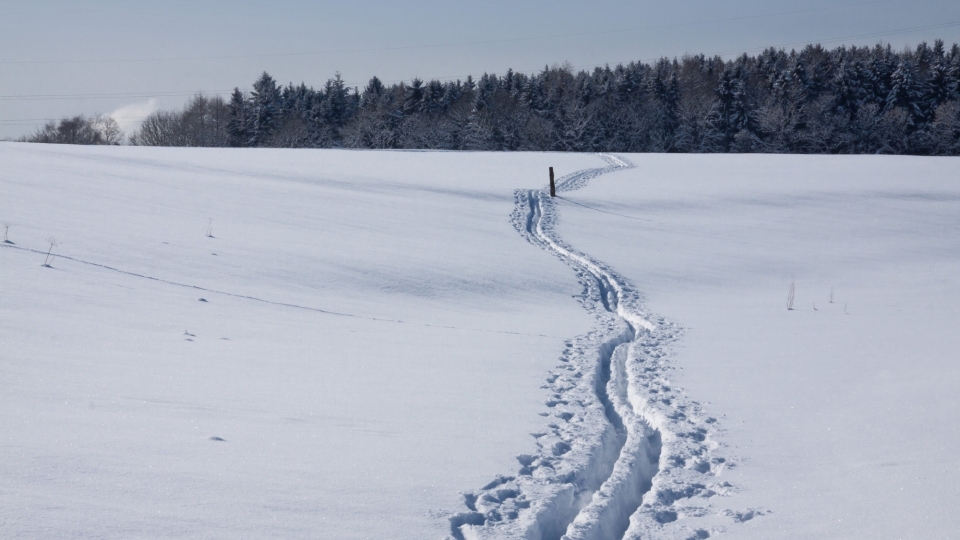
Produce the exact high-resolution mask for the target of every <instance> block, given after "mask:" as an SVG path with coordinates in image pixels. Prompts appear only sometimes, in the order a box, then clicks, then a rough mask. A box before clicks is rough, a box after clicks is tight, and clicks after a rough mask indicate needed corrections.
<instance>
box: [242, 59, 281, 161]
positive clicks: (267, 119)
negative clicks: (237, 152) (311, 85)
mask: <svg viewBox="0 0 960 540" xmlns="http://www.w3.org/2000/svg"><path fill="white" fill-rule="evenodd" d="M249 110H250V139H249V146H263V145H264V144H266V143H267V141H268V140H269V139H270V137H271V136H272V135H273V133H274V132H275V131H276V129H277V127H278V125H279V123H280V89H279V88H277V82H276V81H275V80H273V77H271V76H270V75H268V74H267V72H266V71H264V72H263V75H261V76H260V78H259V79H257V82H255V83H253V92H251V93H250V104H249Z"/></svg>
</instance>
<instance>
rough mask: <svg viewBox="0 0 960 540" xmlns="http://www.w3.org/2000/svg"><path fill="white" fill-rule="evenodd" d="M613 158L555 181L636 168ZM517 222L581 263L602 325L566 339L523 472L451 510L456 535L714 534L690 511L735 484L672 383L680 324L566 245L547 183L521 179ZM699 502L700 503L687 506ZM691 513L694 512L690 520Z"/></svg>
mask: <svg viewBox="0 0 960 540" xmlns="http://www.w3.org/2000/svg"><path fill="white" fill-rule="evenodd" d="M600 157H601V158H602V159H604V161H606V163H607V166H606V167H601V168H595V169H587V170H583V171H578V172H575V173H572V174H570V175H567V176H565V177H563V178H561V179H560V181H559V182H558V184H557V191H558V192H567V191H573V190H576V189H579V188H581V187H584V186H586V185H587V183H588V182H589V181H590V180H591V179H592V178H596V177H598V176H601V175H603V174H608V173H612V172H616V171H619V170H622V169H627V168H631V167H633V165H632V164H631V163H629V162H628V161H626V160H624V159H622V158H619V157H615V156H611V155H606V154H601V155H600ZM515 198H516V205H515V209H514V213H513V216H512V222H513V224H514V227H515V228H516V229H517V231H518V232H519V233H520V234H521V235H523V236H524V237H525V238H526V239H527V240H528V241H529V242H530V243H532V244H534V245H537V246H539V247H540V248H542V249H544V250H545V251H547V252H549V253H551V254H553V255H555V256H557V257H558V258H560V260H561V261H563V262H564V263H565V264H566V265H568V266H570V267H571V269H572V270H573V271H574V272H575V273H576V275H577V277H578V279H579V281H580V283H581V284H582V285H583V288H584V291H583V294H582V295H581V296H580V298H579V300H580V302H581V305H583V307H584V308H585V309H586V310H587V311H588V312H590V313H591V314H593V315H594V316H595V317H596V319H597V329H596V330H594V331H592V332H590V333H588V334H586V335H584V336H579V337H577V338H574V339H572V340H569V341H567V342H566V344H565V350H564V352H563V354H562V356H561V362H562V363H561V365H560V366H558V368H557V370H556V371H555V372H553V373H551V375H550V377H549V378H548V379H547V384H546V385H545V386H544V388H546V389H548V390H550V391H551V392H552V395H551V398H550V399H549V400H548V401H547V402H546V403H545V404H546V405H547V407H548V408H550V409H551V412H549V413H546V414H545V415H546V416H548V417H551V420H552V422H551V423H549V424H548V425H547V429H546V430H545V431H543V432H542V433H536V434H534V436H535V437H536V438H537V447H538V450H539V451H538V452H537V453H536V454H531V455H526V454H523V455H520V456H517V460H518V461H519V462H520V465H521V467H520V470H519V472H518V474H517V475H516V476H500V477H497V478H496V479H495V480H494V481H493V482H491V483H490V484H488V485H487V486H484V487H483V488H482V489H481V490H479V491H478V492H474V493H467V494H465V495H464V503H465V504H466V506H467V507H468V509H469V511H468V512H461V513H459V514H456V515H454V516H452V517H451V520H450V521H451V536H452V537H453V538H455V539H458V540H460V539H463V540H467V539H474V538H477V539H481V538H483V539H486V538H490V539H492V538H498V539H499V538H524V539H531V540H560V539H563V540H609V539H619V538H640V537H644V538H650V537H672V536H674V535H675V534H676V533H681V534H693V535H694V536H693V537H695V538H707V537H709V536H710V534H711V531H707V530H704V529H696V528H693V527H691V526H690V525H689V524H687V523H686V522H684V521H683V518H686V517H699V516H702V515H704V514H705V513H707V509H705V508H704V507H702V506H697V504H696V503H697V500H696V499H709V498H711V497H713V496H715V495H717V494H722V493H723V490H725V489H726V490H727V491H729V490H730V489H732V486H729V484H726V483H718V482H713V483H712V484H711V481H712V480H713V477H715V476H716V475H717V474H719V472H720V471H722V469H723V468H724V467H725V466H729V463H727V460H725V459H723V458H720V457H718V456H715V455H714V454H715V452H714V450H716V449H717V448H718V447H719V445H717V444H716V443H715V442H713V441H712V440H711V435H712V434H713V432H714V431H715V428H713V422H714V421H715V420H714V419H712V418H707V417H704V416H703V415H702V414H701V411H700V408H699V405H698V404H696V403H693V402H690V401H689V400H687V399H686V396H684V395H683V394H682V393H681V392H679V391H677V390H676V389H675V388H672V385H671V384H670V383H669V380H668V379H667V378H666V372H667V371H668V370H669V369H670V367H669V364H668V362H667V359H668V357H669V354H668V351H667V350H666V348H667V346H668V345H669V344H670V343H671V342H672V341H673V340H675V339H676V337H677V335H678V329H677V328H676V327H675V326H674V325H673V324H671V323H670V322H668V321H666V320H664V319H662V318H657V317H653V316H651V315H650V314H648V313H646V311H645V310H644V309H643V306H642V299H641V297H640V295H639V293H638V292H637V291H636V290H635V289H634V288H633V287H632V286H631V285H630V284H629V282H628V281H627V280H626V279H624V278H623V277H622V276H620V275H619V274H617V273H616V272H615V271H613V270H612V269H611V268H609V267H608V266H607V265H605V264H603V263H602V262H599V261H597V260H595V259H593V258H591V257H589V256H587V255H585V254H583V253H581V252H579V251H577V250H576V249H574V248H573V247H571V246H569V245H568V244H566V243H565V242H564V241H563V240H562V239H560V237H559V236H558V235H557V234H556V232H555V230H554V229H555V226H556V223H557V212H556V201H555V200H554V199H553V198H551V197H550V196H549V195H548V193H547V191H546V190H518V191H517V192H516V194H515ZM690 509H692V510H690ZM687 521H690V520H687Z"/></svg>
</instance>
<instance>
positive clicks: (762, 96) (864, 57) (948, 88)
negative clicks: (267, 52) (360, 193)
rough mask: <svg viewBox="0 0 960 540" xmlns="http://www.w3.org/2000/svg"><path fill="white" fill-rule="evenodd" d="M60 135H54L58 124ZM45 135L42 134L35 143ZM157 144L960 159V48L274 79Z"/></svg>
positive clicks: (160, 120)
mask: <svg viewBox="0 0 960 540" xmlns="http://www.w3.org/2000/svg"><path fill="white" fill-rule="evenodd" d="M48 127H49V126H48ZM38 135H39V133H38ZM130 143H131V144H136V145H156V146H232V147H284V148H409V149H445V150H497V151H505V150H550V151H572V152H598V151H610V152H776V153H805V154H806V153H812V154H840V153H849V154H865V153H886V154H916V155H960V47H958V45H956V44H954V45H953V46H952V47H951V48H950V49H949V50H947V49H946V48H945V46H944V43H943V42H942V41H941V40H937V41H936V42H934V44H933V46H930V45H928V44H927V43H921V44H920V45H918V46H917V47H916V48H910V49H905V50H902V51H895V50H894V49H893V48H892V47H891V46H889V45H887V46H881V45H877V46H873V47H855V46H854V47H846V46H841V47H837V48H834V49H832V50H828V49H825V48H823V47H821V46H819V45H810V46H807V47H805V48H803V49H802V50H800V51H796V50H792V51H790V52H787V51H785V50H783V49H775V48H769V49H766V50H764V51H763V52H762V53H760V54H757V55H755V56H750V55H747V54H744V55H741V56H739V57H737V58H735V59H731V60H726V61H725V60H723V59H722V58H720V57H718V56H714V57H712V58H710V57H706V56H704V55H697V56H686V57H683V58H682V59H673V60H670V59H666V58H663V59H661V60H659V61H657V62H655V63H652V64H646V63H642V62H632V63H630V64H627V65H617V66H616V67H609V66H607V67H603V68H595V69H593V70H591V71H577V72H575V71H574V70H573V69H571V68H570V67H569V66H554V67H545V68H544V69H543V70H542V71H540V72H539V73H536V74H533V75H527V74H523V73H516V72H513V71H509V70H508V71H507V72H506V74H504V75H500V76H498V75H493V74H484V75H482V76H481V77H479V78H478V79H473V78H472V77H467V79H466V80H463V81H461V80H457V81H452V82H441V81H438V80H431V81H422V80H420V79H413V80H412V81H410V82H409V83H408V82H402V83H398V84H392V85H386V84H384V83H383V82H382V81H381V80H380V79H378V78H377V77H373V78H372V79H371V80H370V82H369V83H368V84H367V85H366V86H365V87H364V88H362V89H358V88H350V87H348V86H347V85H346V84H345V83H344V81H343V80H342V79H341V78H340V76H339V74H337V75H336V76H335V77H333V78H332V79H330V80H328V81H327V82H326V84H325V85H324V86H323V87H322V88H313V87H308V86H306V85H305V84H303V83H301V84H300V85H293V84H288V85H286V86H282V85H279V84H277V82H276V81H275V80H274V79H273V78H272V77H271V76H270V75H268V74H267V73H263V75H261V76H260V77H259V78H258V79H257V80H256V81H255V82H254V83H253V86H252V89H251V90H250V91H248V92H243V91H241V90H240V89H239V88H237V89H235V90H234V92H233V94H232V95H231V96H230V98H229V100H224V99H222V98H220V97H216V96H215V97H206V96H202V95H198V96H195V97H194V98H193V99H192V101H191V102H190V103H188V104H187V106H186V107H185V108H184V109H182V110H180V111H160V112H156V113H154V114H152V115H150V116H149V117H148V118H146V119H145V120H144V122H143V124H142V126H141V127H140V129H138V130H137V131H136V132H135V133H134V134H133V135H132V136H131V137H130Z"/></svg>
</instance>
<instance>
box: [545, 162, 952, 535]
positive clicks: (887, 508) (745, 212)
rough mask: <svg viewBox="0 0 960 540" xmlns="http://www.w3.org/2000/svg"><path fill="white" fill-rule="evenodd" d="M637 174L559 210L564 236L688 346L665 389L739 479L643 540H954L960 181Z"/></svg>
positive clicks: (841, 168) (793, 168)
mask: <svg viewBox="0 0 960 540" xmlns="http://www.w3.org/2000/svg"><path fill="white" fill-rule="evenodd" d="M628 157H629V158H630V159H631V160H633V161H634V162H635V163H636V164H637V167H636V168H634V169H631V170H627V171H622V172H617V173H615V174H610V175H606V176H604V177H602V178H600V179H597V180H594V181H592V182H591V183H590V184H589V185H588V186H587V187H585V188H583V189H581V190H579V191H576V192H573V193H569V194H561V196H563V197H565V198H564V199H562V200H560V201H558V205H557V206H558V207H559V214H560V216H561V218H560V222H559V225H558V227H557V228H558V233H559V235H560V236H561V237H563V238H564V239H565V240H566V241H567V242H569V243H570V244H572V245H574V246H580V247H581V248H582V249H584V250H586V251H588V252H589V254H590V255H591V256H593V257H595V258H597V259H599V260H602V261H604V262H606V263H607V264H609V265H610V266H611V267H613V268H616V269H617V270H618V271H619V272H620V273H622V274H623V275H626V276H629V277H630V279H631V281H632V283H633V285H634V286H636V287H637V288H638V289H639V290H640V291H642V292H643V293H644V295H645V297H646V307H647V309H649V310H650V311H652V312H655V313H658V314H660V315H664V316H667V317H668V318H669V319H670V320H672V321H674V322H676V323H677V324H679V325H681V326H682V327H683V329H684V330H683V337H682V339H680V340H679V341H678V342H676V343H675V344H674V346H673V348H674V351H673V352H674V355H673V357H672V362H673V365H674V366H675V367H676V368H678V369H677V370H676V371H674V372H673V374H672V376H671V379H672V380H673V382H675V383H676V384H677V385H678V386H679V387H681V388H683V389H684V391H685V392H686V394H687V395H689V396H691V397H692V398H694V399H696V400H698V401H700V402H701V403H703V402H706V404H705V405H703V408H704V410H705V411H706V413H707V414H711V415H714V416H716V417H717V418H718V419H719V422H718V424H719V426H720V428H721V431H720V433H719V434H718V436H717V438H718V440H719V441H721V442H722V443H723V444H724V446H725V447H724V448H723V449H721V450H718V452H721V453H725V455H726V457H727V458H728V459H729V462H730V463H731V464H733V465H735V467H733V468H732V469H728V470H727V471H725V472H724V473H723V475H722V477H723V478H724V479H725V480H726V481H728V482H730V484H732V486H733V488H734V491H736V493H734V494H732V495H731V496H729V497H718V498H704V497H694V498H691V499H688V500H681V501H678V503H677V505H678V506H687V507H692V508H694V509H696V508H704V507H707V506H708V503H711V504H710V508H711V510H710V513H709V514H708V516H706V517H704V518H696V517H688V518H686V519H685V518H684V517H683V516H684V515H685V513H684V511H680V512H679V514H680V519H678V520H677V521H676V522H674V523H671V524H668V525H666V526H665V527H664V528H663V529H661V530H659V531H658V532H657V533H656V534H653V535H652V536H653V537H668V538H669V537H680V538H684V537H686V535H690V534H692V532H691V531H696V530H703V531H706V532H708V533H709V532H711V530H712V529H717V528H722V529H725V530H726V531H727V533H728V534H729V535H730V536H731V537H735V538H748V539H752V538H757V539H759V538H798V539H799V538H848V539H850V538H863V539H868V538H948V537H952V536H955V535H956V531H958V530H960V513H958V512H957V508H958V507H960V454H958V448H960V392H958V389H960V357H958V351H960V331H958V325H960V234H958V233H960V168H958V164H960V162H958V160H957V159H956V158H916V157H888V156H854V157H851V156H844V157H841V156H765V155H751V156H735V155H722V156H686V155H685V156H679V155H644V156H628ZM574 203H579V204H580V205H586V206H589V207H591V208H586V207H585V206H579V205H577V204H574ZM604 212H609V213H604ZM617 214H619V215H617ZM791 281H793V282H794V283H795V284H796V301H795V309H794V310H793V311H787V310H786V309H785V308H786V300H787V292H788V290H789V286H790V283H791ZM831 288H832V289H833V296H834V302H833V303H830V302H829V300H830V294H831ZM814 305H816V310H814ZM718 499H722V501H718ZM757 510H759V511H760V512H764V514H763V515H762V516H760V514H759V512H756V511H757ZM727 511H729V513H730V516H729V518H730V519H727V520H726V522H724V519H722V518H724V517H726V516H723V515H720V516H718V515H717V514H716V512H723V513H726V512H727ZM698 512H699V511H697V510H690V511H687V512H686V515H689V516H694V515H696V514H697V513H698ZM751 512H753V513H751ZM751 516H754V517H755V519H752V520H751V521H747V522H746V523H743V524H742V525H741V524H736V525H733V523H735V522H736V521H737V520H738V519H739V520H743V519H744V518H750V517H751ZM674 529H675V530H674Z"/></svg>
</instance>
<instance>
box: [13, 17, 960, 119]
mask: <svg viewBox="0 0 960 540" xmlns="http://www.w3.org/2000/svg"><path fill="white" fill-rule="evenodd" d="M0 12H2V13H3V16H2V17H0V138H3V137H16V136H19V135H23V134H25V133H29V132H32V131H33V130H34V129H36V127H37V126H39V125H41V124H42V123H43V121H42V119H45V118H57V117H60V116H63V115H68V114H75V113H86V114H91V113H95V112H101V113H111V112H113V111H116V110H117V109H119V108H121V107H127V109H125V110H126V111H127V112H124V113H119V114H118V116H125V117H135V116H138V115H142V114H143V111H145V110H149V105H148V103H149V102H150V99H151V97H152V98H153V100H154V101H153V106H159V107H162V108H173V107H179V106H181V105H182V104H183V103H184V102H185V101H186V99H187V98H188V96H187V95H186V93H189V92H192V91H195V90H203V91H205V92H208V93H214V92H219V91H226V90H229V89H232V88H233V87H234V86H240V87H241V88H242V89H247V88H249V85H250V84H251V83H252V82H253V80H254V79H255V78H256V77H257V76H258V75H259V74H260V73H261V72H262V71H264V70H266V71H268V72H269V73H270V74H271V75H273V76H274V77H275V78H277V79H278V80H279V81H281V82H283V83H286V82H290V81H292V82H295V83H299V82H300V81H304V82H306V83H307V84H308V85H313V86H319V85H321V84H323V82H324V81H325V80H326V79H327V78H329V77H330V76H332V75H333V74H334V72H336V71H340V72H341V73H342V74H343V77H344V78H345V79H346V80H347V81H348V82H350V83H352V84H355V85H358V86H360V85H363V84H364V83H365V82H366V81H367V80H368V79H369V78H370V77H371V76H372V75H377V76H379V77H380V78H381V79H383V80H385V81H397V80H401V79H403V80H409V79H410V78H412V77H420V78H425V79H429V78H456V77H465V76H466V75H468V74H473V75H475V76H476V75H479V74H481V73H483V72H485V71H486V72H495V73H503V72H504V71H506V70H507V68H511V67H512V68H513V69H515V70H518V71H529V70H537V69H539V68H542V67H543V66H544V65H545V64H555V63H562V62H565V61H569V62H570V63H571V64H573V65H574V66H577V67H579V66H584V67H586V66H593V65H602V64H605V63H610V64H616V63H618V62H627V61H630V60H650V59H653V58H656V57H659V56H668V57H673V56H682V55H683V54H686V53H690V54H696V53H700V52H703V53H706V54H713V53H723V55H724V56H728V57H729V56H733V55H735V54H737V52H739V51H744V50H751V49H755V48H761V47H765V46H770V45H773V46H781V45H783V46H787V48H788V49H789V48H790V47H791V46H796V47H798V48H799V47H801V46H802V44H803V43H807V42H822V43H824V45H827V46H830V47H833V46H835V45H839V44H843V43H846V44H873V43H877V42H879V41H883V42H889V43H892V44H893V45H894V46H895V47H897V48H900V47H902V46H904V45H911V46H912V45H915V44H916V43H918V42H920V41H922V40H927V41H929V42H932V41H933V39H935V38H938V37H939V38H941V39H944V40H945V41H947V42H948V43H952V42H954V41H960V2H956V0H952V1H947V0H914V1H906V0H891V1H887V2H858V1H857V0H848V1H844V0H838V1H835V2H828V1H825V0H816V1H809V2H807V1H805V2H796V1H786V0H766V1H760V0H735V1H729V2H706V1H703V0H679V1H674V2H649V1H633V2H627V1H622V0H599V1H594V2H584V1H582V0H581V1H570V0H559V1H553V2H547V1H542V0H530V1H512V2H508V1H505V0H486V1H482V2H480V1H477V2H470V3H458V2H449V1H436V0H413V1H409V2H382V1H375V0H354V1H349V2H337V3H330V2H306V1H292V0H289V1H274V2H257V1H240V2H225V1H223V0H200V1H189V2H188V1H184V0H173V1H167V2H150V3H147V2H137V1H129V0H127V1H123V2H121V1H116V0H94V1H86V2H66V1H50V0H34V1H29V2H28V1H23V0H17V1H0ZM937 25H939V27H937V28H932V27H934V26H937ZM921 27H922V28H921ZM911 28H921V29H917V30H912V31H908V32H899V31H901V30H904V29H911ZM893 32H896V33H893ZM571 34H583V35H579V36H572V35H571ZM880 34H882V35H880ZM558 35H560V36H565V37H549V36H558ZM868 35H869V36H868ZM851 36H863V37H851ZM482 41H486V42H492V43H475V42H482ZM370 49H379V50H370ZM750 52H753V51H752V50H751V51H750ZM292 53H317V54H292ZM211 57H220V58H211ZM165 93H166V95H164V94H165ZM82 94H111V96H109V97H99V96H98V97H87V98H83V99H77V98H76V97H75V96H77V95H82ZM117 94H124V95H117ZM50 95H53V96H57V97H49V98H48V97H44V98H43V99H29V100H28V99H24V98H21V97H16V96H29V97H34V98H36V97H38V96H50ZM11 96H14V97H11ZM59 96H71V97H70V98H65V97H59ZM35 119H40V120H35Z"/></svg>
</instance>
